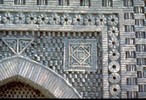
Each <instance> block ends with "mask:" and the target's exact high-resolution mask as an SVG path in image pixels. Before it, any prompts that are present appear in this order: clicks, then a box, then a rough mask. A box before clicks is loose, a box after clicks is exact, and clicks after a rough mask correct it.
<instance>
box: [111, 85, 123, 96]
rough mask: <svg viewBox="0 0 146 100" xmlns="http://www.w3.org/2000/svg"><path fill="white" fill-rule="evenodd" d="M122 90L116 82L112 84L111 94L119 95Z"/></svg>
mask: <svg viewBox="0 0 146 100" xmlns="http://www.w3.org/2000/svg"><path fill="white" fill-rule="evenodd" d="M120 92H121V89H120V86H119V85H118V84H114V85H112V86H110V93H111V95H114V96H115V95H118V94H119V93H120Z"/></svg>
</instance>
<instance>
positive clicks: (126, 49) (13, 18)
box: [0, 0, 146, 99]
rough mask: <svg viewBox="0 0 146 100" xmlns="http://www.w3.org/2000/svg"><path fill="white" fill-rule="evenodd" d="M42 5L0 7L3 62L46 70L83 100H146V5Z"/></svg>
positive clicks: (133, 0) (131, 1) (129, 0)
mask: <svg viewBox="0 0 146 100" xmlns="http://www.w3.org/2000/svg"><path fill="white" fill-rule="evenodd" d="M44 1H45V0H40V1H39V2H37V0H30V1H27V2H24V1H23V0H18V1H17V0H16V1H15V3H14V1H13V0H3V2H0V3H1V4H0V33H1V34H0V47H1V48H0V60H3V59H8V57H10V58H11V57H13V56H16V55H19V56H22V57H24V58H28V59H31V60H33V61H36V62H38V63H40V64H41V65H45V66H47V67H48V68H50V69H52V70H53V71H55V72H56V73H58V74H59V75H61V76H63V77H64V78H65V79H66V80H67V82H69V83H70V84H72V86H73V87H75V89H76V90H77V91H78V92H79V94H80V95H81V96H82V97H83V98H129V99H130V98H146V95H145V93H146V88H145V87H146V84H145V78H146V68H145V65H146V57H145V51H146V50H145V48H146V46H145V38H146V28H145V26H146V11H145V10H146V1H145V0H86V2H84V0H81V1H82V2H80V0H78V1H76V0H70V2H69V4H68V3H67V2H64V0H62V2H60V3H59V2H58V0H49V1H48V2H44ZM10 5H11V6H10ZM8 11H9V12H8ZM86 39H87V40H88V39H89V41H82V40H86ZM72 40H74V41H73V43H71V41H72ZM94 40H95V41H96V42H97V43H95V44H94V43H92V45H91V41H94ZM80 41H82V42H80ZM75 42H76V43H77V44H76V45H74V43H75ZM83 44H86V45H83ZM93 45H94V46H96V47H97V48H96V49H97V51H96V52H94V53H93V51H94V50H95V49H94V48H93ZM93 54H96V55H93ZM95 56H96V57H97V59H96V57H95ZM93 58H95V59H96V61H97V62H96V63H95V66H94V65H93V64H92V62H93V61H95V59H94V60H92V59H93ZM83 65H84V66H83ZM93 69H95V71H93ZM26 73H27V71H26Z"/></svg>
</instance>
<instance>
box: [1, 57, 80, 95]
mask: <svg viewBox="0 0 146 100" xmlns="http://www.w3.org/2000/svg"><path fill="white" fill-rule="evenodd" d="M12 79H13V80H20V81H21V82H24V83H28V84H30V85H31V86H32V87H34V88H38V90H40V91H45V92H44V94H45V93H47V94H48V96H50V97H55V98H81V96H80V95H79V93H78V92H77V91H76V89H75V88H74V87H72V86H71V85H70V84H69V83H68V82H67V81H66V80H65V79H64V78H63V77H62V76H60V75H59V74H57V73H56V72H54V71H53V70H51V69H49V68H48V67H46V66H43V65H41V64H39V63H37V62H35V61H32V60H30V59H27V58H23V57H21V56H15V57H11V58H7V59H3V60H2V61H0V81H1V82H0V84H3V83H5V82H7V81H6V80H12ZM46 91H47V92H46ZM47 94H46V96H47Z"/></svg>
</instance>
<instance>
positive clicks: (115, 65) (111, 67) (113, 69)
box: [109, 61, 120, 72]
mask: <svg viewBox="0 0 146 100" xmlns="http://www.w3.org/2000/svg"><path fill="white" fill-rule="evenodd" d="M119 70H120V65H119V63H118V62H116V61H112V62H111V63H110V64H109V71H110V72H118V71H119Z"/></svg>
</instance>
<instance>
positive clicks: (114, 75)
mask: <svg viewBox="0 0 146 100" xmlns="http://www.w3.org/2000/svg"><path fill="white" fill-rule="evenodd" d="M120 79H121V77H120V75H119V74H118V73H112V74H110V76H109V81H110V82H111V83H118V82H119V81H120Z"/></svg>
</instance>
